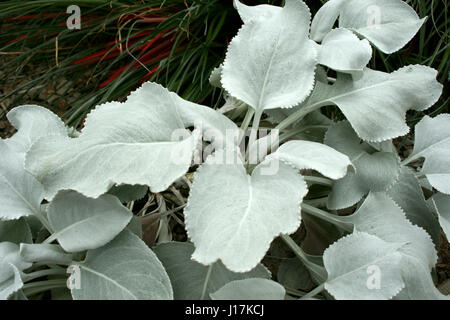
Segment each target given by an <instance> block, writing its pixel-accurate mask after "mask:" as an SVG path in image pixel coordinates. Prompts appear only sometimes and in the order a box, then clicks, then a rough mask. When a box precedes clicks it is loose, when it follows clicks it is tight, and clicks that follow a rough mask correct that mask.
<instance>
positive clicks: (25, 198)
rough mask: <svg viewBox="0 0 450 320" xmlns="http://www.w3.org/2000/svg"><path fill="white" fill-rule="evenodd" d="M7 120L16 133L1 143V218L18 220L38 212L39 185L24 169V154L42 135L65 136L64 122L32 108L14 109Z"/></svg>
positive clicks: (40, 196) (44, 110)
mask: <svg viewBox="0 0 450 320" xmlns="http://www.w3.org/2000/svg"><path fill="white" fill-rule="evenodd" d="M7 118H8V120H9V121H10V122H11V124H12V125H13V126H14V127H15V128H16V129H17V130H18V132H17V133H15V134H14V135H13V136H12V137H11V138H9V139H6V140H1V141H0V153H1V154H2V161H1V163H0V218H1V219H4V220H12V219H18V218H20V217H22V216H29V215H32V214H35V213H37V212H38V211H39V205H40V203H41V201H42V199H43V190H42V186H41V184H40V183H39V182H38V181H37V180H36V179H35V178H34V177H33V176H31V175H30V174H29V173H28V172H26V171H25V170H24V160H25V159H24V158H25V152H26V151H27V150H28V149H29V148H30V147H31V145H32V144H33V143H34V142H36V141H37V140H39V139H40V138H42V137H45V136H49V135H52V136H67V129H66V127H65V126H64V124H63V122H62V121H61V120H60V119H59V118H58V117H57V116H56V115H55V114H54V113H52V112H51V111H49V110H47V109H45V108H43V107H39V106H34V105H26V106H20V107H17V108H14V109H13V110H11V111H10V112H9V113H8V114H7Z"/></svg>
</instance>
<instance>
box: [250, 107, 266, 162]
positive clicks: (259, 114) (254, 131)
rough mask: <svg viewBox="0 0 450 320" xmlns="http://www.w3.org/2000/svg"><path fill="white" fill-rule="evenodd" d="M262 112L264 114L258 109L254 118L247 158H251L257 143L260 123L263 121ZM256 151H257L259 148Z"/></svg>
mask: <svg viewBox="0 0 450 320" xmlns="http://www.w3.org/2000/svg"><path fill="white" fill-rule="evenodd" d="M262 114H263V112H262V111H259V110H258V111H256V112H255V117H254V118H253V123H252V131H251V132H250V138H249V140H248V146H247V152H246V158H247V160H248V159H249V156H250V151H251V149H252V147H253V145H254V144H255V142H256V139H257V138H258V129H259V123H260V122H261V117H262ZM255 152H257V150H256V151H255ZM256 158H257V157H256Z"/></svg>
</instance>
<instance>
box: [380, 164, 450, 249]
mask: <svg viewBox="0 0 450 320" xmlns="http://www.w3.org/2000/svg"><path fill="white" fill-rule="evenodd" d="M387 194H388V195H389V197H391V199H392V200H394V201H395V203H397V204H398V205H399V206H400V207H401V208H402V209H403V211H405V214H406V217H407V218H408V219H409V220H410V221H411V222H412V223H413V224H416V225H417V226H419V227H422V228H424V229H425V230H426V231H427V232H428V234H429V235H430V236H431V238H432V239H433V242H434V244H435V245H436V246H439V240H440V234H441V228H440V226H439V221H438V219H437V218H436V216H435V215H434V214H433V212H432V210H431V208H430V207H429V205H428V204H427V203H426V201H425V197H424V195H423V192H422V188H421V187H420V184H419V180H418V179H417V178H416V176H415V175H414V173H413V172H412V170H411V169H409V168H407V167H402V168H401V169H400V175H399V177H398V179H397V181H396V182H395V183H394V184H393V185H392V186H391V187H390V188H389V190H388V191H387Z"/></svg>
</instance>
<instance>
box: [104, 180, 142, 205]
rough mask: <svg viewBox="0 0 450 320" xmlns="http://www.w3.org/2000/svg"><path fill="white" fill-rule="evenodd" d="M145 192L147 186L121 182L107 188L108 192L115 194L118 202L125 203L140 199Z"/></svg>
mask: <svg viewBox="0 0 450 320" xmlns="http://www.w3.org/2000/svg"><path fill="white" fill-rule="evenodd" d="M147 192H148V187H147V186H141V185H134V186H133V185H129V184H122V185H119V186H114V187H112V188H111V189H109V191H108V194H111V195H113V196H116V197H117V198H119V200H120V202H122V203H125V202H131V201H136V200H140V199H142V198H143V197H145V195H146V194H147Z"/></svg>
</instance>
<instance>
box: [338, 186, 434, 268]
mask: <svg viewBox="0 0 450 320" xmlns="http://www.w3.org/2000/svg"><path fill="white" fill-rule="evenodd" d="M340 219H341V220H342V221H345V222H351V223H353V224H354V226H355V229H356V230H358V231H362V232H367V233H370V234H373V235H375V236H377V237H379V238H381V239H383V240H384V241H388V242H392V243H407V245H405V246H404V247H402V248H401V249H400V252H401V253H402V254H403V255H407V256H412V257H415V258H416V259H418V260H419V261H421V263H423V264H424V265H425V266H427V267H428V268H429V269H430V270H431V268H433V267H434V266H435V265H436V262H437V253H436V249H435V247H434V244H433V241H432V240H431V237H430V236H429V235H428V234H427V233H426V232H425V230H423V229H422V228H420V227H418V226H416V225H413V224H412V223H411V222H410V221H409V220H408V219H407V218H406V216H405V213H404V212H403V210H402V209H401V208H400V207H399V206H398V205H397V204H396V203H395V202H394V201H393V200H392V199H391V198H389V197H388V196H387V195H386V193H384V192H373V193H370V194H369V195H368V196H367V198H366V200H365V201H364V203H363V204H362V205H361V207H360V208H359V209H358V210H357V211H356V212H355V213H354V214H353V215H351V216H343V217H340Z"/></svg>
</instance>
